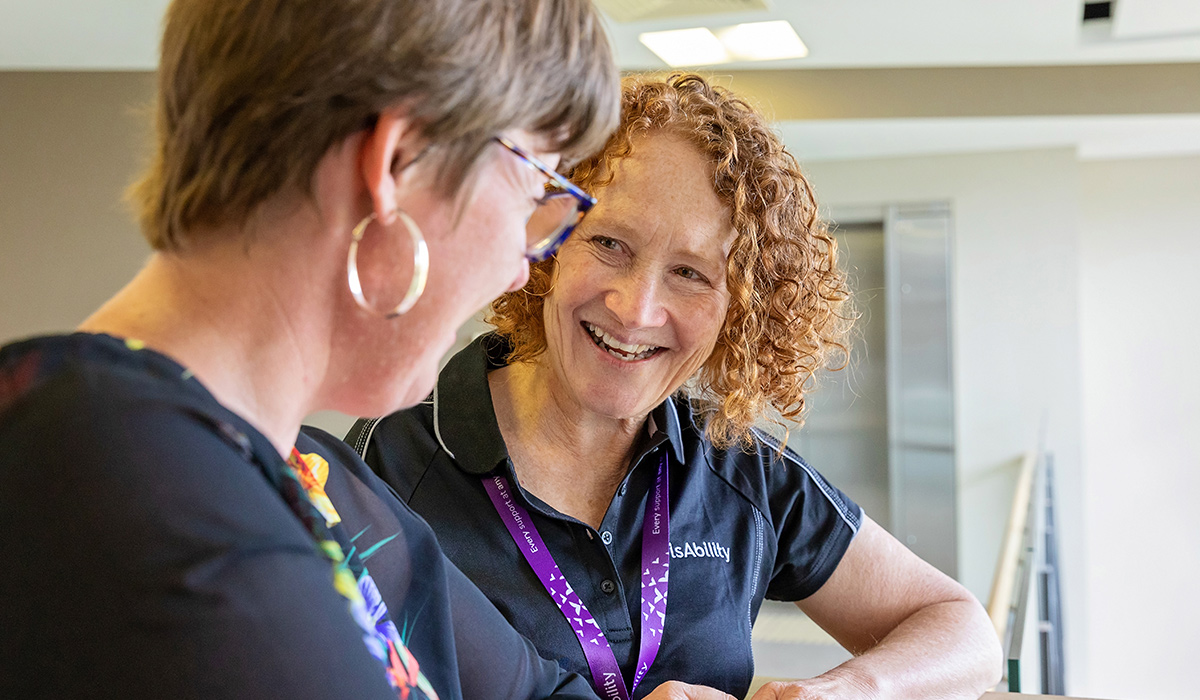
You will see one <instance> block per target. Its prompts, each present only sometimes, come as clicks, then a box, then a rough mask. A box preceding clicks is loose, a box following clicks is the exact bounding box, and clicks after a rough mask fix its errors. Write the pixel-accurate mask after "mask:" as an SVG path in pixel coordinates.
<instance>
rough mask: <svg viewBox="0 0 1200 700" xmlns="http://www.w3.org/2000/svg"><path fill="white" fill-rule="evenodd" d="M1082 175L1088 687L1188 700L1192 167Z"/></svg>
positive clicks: (1199, 388) (1192, 642)
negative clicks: (1089, 661)
mask: <svg viewBox="0 0 1200 700" xmlns="http://www.w3.org/2000/svg"><path fill="white" fill-rule="evenodd" d="M1081 172H1082V178H1081V182H1082V203H1083V207H1082V210H1083V228H1082V235H1081V237H1080V289H1081V304H1080V307H1081V319H1082V323H1081V326H1082V335H1081V338H1082V345H1083V353H1082V360H1083V392H1082V395H1083V437H1084V443H1083V444H1084V453H1083V455H1084V460H1085V462H1086V464H1087V478H1086V480H1085V491H1084V501H1085V511H1084V523H1085V525H1086V527H1087V532H1088V539H1087V556H1086V561H1087V569H1086V572H1087V578H1088V582H1089V588H1090V596H1089V599H1088V601H1087V609H1086V613H1085V614H1086V616H1087V618H1088V620H1089V623H1090V632H1091V634H1090V635H1089V640H1088V643H1089V645H1090V652H1089V653H1090V657H1091V662H1092V663H1091V670H1090V677H1089V683H1088V688H1090V689H1094V690H1091V691H1090V692H1094V693H1096V694H1097V697H1116V698H1156V699H1161V700H1171V699H1173V698H1179V699H1183V698H1195V697H1196V696H1197V690H1196V681H1195V679H1194V677H1193V676H1194V674H1195V666H1194V664H1195V663H1196V654H1197V653H1198V652H1200V602H1198V601H1197V594H1196V582H1197V581H1200V507H1197V504H1196V499H1197V497H1200V361H1198V360H1197V351H1198V350H1200V308H1198V307H1200V275H1198V274H1197V268H1198V267H1200V265H1198V263H1200V158H1194V157H1193V158H1177V159H1159V160H1136V161H1134V160H1131V161H1111V162H1103V163H1086V164H1084V165H1083V166H1082V169H1081ZM1101 694H1102V695H1101Z"/></svg>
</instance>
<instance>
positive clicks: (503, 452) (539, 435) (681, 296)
mask: <svg viewBox="0 0 1200 700" xmlns="http://www.w3.org/2000/svg"><path fill="white" fill-rule="evenodd" d="M570 177H571V179H572V180H573V181H574V182H575V183H576V184H578V185H581V186H584V187H586V188H588V189H589V191H592V192H595V193H596V195H597V198H598V203H597V205H596V207H595V208H594V209H593V210H592V211H591V212H590V213H589V215H588V217H587V219H586V220H584V221H582V222H581V223H580V225H579V229H578V231H577V232H576V234H575V236H574V237H573V238H572V239H571V240H570V241H568V242H567V243H566V244H564V245H563V247H562V248H561V249H560V251H559V253H558V254H557V256H556V257H555V258H553V259H551V260H547V261H545V262H543V263H540V264H538V265H536V266H534V268H533V270H532V271H531V279H530V281H529V283H528V284H527V285H526V286H525V288H524V289H523V290H521V291H518V292H512V293H509V294H506V295H505V296H503V297H501V298H500V299H499V300H498V301H496V302H495V303H494V304H493V306H492V315H491V319H490V320H491V322H492V323H493V325H495V327H496V332H495V333H492V334H489V335H486V336H483V337H482V338H480V339H478V340H477V341H476V342H475V343H474V344H472V345H471V346H470V347H468V348H467V349H465V350H463V351H462V352H461V353H459V355H457V356H456V357H455V358H454V359H453V360H451V362H450V364H449V365H448V366H447V367H446V368H445V370H444V371H443V372H442V375H441V376H440V378H439V380H438V384H437V387H436V389H435V390H434V394H433V401H432V402H427V403H426V404H424V405H422V406H418V407H416V408H414V409H410V410H407V411H403V412H400V413H397V414H393V415H391V416H388V417H386V418H383V419H381V420H370V421H363V422H360V424H359V425H357V426H356V428H355V430H354V431H352V433H351V435H350V436H349V437H348V439H349V440H350V441H351V442H353V443H354V444H355V446H356V447H357V448H358V450H359V452H360V453H361V454H363V455H364V457H365V459H366V460H367V462H368V463H369V464H370V465H371V466H372V468H374V469H375V470H376V472H378V473H379V474H380V475H381V476H383V477H384V479H385V480H386V481H388V482H389V483H390V484H391V485H392V487H393V488H394V489H395V490H396V491H397V493H398V494H399V495H400V497H401V498H402V499H403V500H405V501H407V502H408V503H409V504H410V505H411V506H412V507H413V508H414V509H415V510H416V511H417V512H419V513H421V514H422V515H423V516H424V517H425V518H426V519H427V520H428V521H429V523H430V524H431V525H432V526H433V528H434V530H435V531H436V532H437V534H438V538H439V541H440V543H441V545H442V547H443V548H444V549H445V551H446V553H447V555H448V556H449V557H450V558H451V560H453V561H454V562H455V563H456V564H457V565H458V566H459V567H460V568H461V569H462V570H463V571H464V572H465V573H466V574H467V576H468V577H470V578H471V579H473V580H474V581H475V583H476V584H477V585H478V586H479V587H480V588H481V589H482V590H483V591H484V593H485V594H487V595H488V597H489V598H491V600H492V601H493V602H494V603H495V604H496V605H497V607H498V608H499V609H500V610H501V612H503V613H504V614H505V615H506V617H508V618H509V620H510V621H511V622H512V623H513V625H514V626H515V627H517V628H518V629H519V630H521V631H522V632H523V633H524V634H525V635H526V636H528V637H529V638H530V639H531V640H532V641H533V642H534V643H535V644H536V646H537V647H538V649H539V651H540V652H541V653H542V654H543V655H544V656H547V657H549V658H557V659H558V660H559V663H560V664H562V665H563V666H564V667H565V668H569V669H572V670H575V671H578V672H579V673H582V674H589V675H590V676H591V678H592V680H593V684H594V686H595V688H596V690H597V692H598V693H599V694H600V695H601V697H605V698H614V699H622V700H624V699H626V698H630V697H641V696H643V695H644V694H645V693H646V691H647V690H649V689H652V688H654V687H656V686H657V685H658V684H659V683H661V682H663V681H666V680H669V679H677V680H681V681H686V682H688V683H694V684H702V685H707V686H712V687H715V688H718V689H721V690H723V691H725V692H728V693H730V694H732V695H734V696H737V697H742V696H744V694H745V692H746V690H747V688H748V687H749V685H750V682H751V678H752V676H753V658H752V653H751V644H750V631H751V626H752V625H753V621H754V618H755V616H756V615H757V613H758V610H759V607H760V605H761V604H762V601H763V599H764V598H772V599H777V600H787V601H795V602H796V604H797V605H799V606H800V608H801V609H803V610H804V611H805V612H806V613H807V614H808V615H809V616H810V617H811V618H812V619H813V620H815V621H816V622H817V623H818V624H820V625H821V626H822V627H824V628H825V629H826V630H828V631H829V632H830V633H831V634H832V635H833V636H834V637H835V638H836V639H837V640H838V641H839V642H840V643H842V644H843V645H844V646H845V647H846V648H847V649H849V650H850V651H851V652H853V653H854V654H855V655H856V658H855V659H853V660H851V661H848V662H847V663H845V664H843V665H841V666H839V667H838V668H835V669H833V670H831V671H830V672H828V673H826V674H824V675H822V676H820V677H818V678H815V679H807V680H802V681H797V682H795V683H790V684H771V685H769V686H767V687H765V688H764V689H763V690H762V691H760V693H759V695H758V696H756V698H757V699H758V700H766V699H767V698H774V697H779V698H784V697H787V698H816V697H834V696H836V697H933V696H936V697H952V696H953V697H978V695H979V694H980V693H981V692H983V690H985V689H986V688H987V687H988V686H990V685H991V684H993V683H994V682H996V680H997V678H998V675H999V671H1000V659H999V645H998V643H997V640H996V638H995V635H994V634H993V633H992V631H991V628H990V625H989V624H988V621H987V617H986V615H985V614H984V611H983V609H982V607H981V606H980V605H979V603H978V601H976V600H975V599H974V598H973V597H972V596H971V595H970V593H968V592H967V591H966V590H965V589H964V588H963V587H962V586H960V585H959V584H958V583H956V582H955V581H953V580H952V579H950V578H949V577H947V576H945V575H943V574H941V573H940V572H938V571H937V570H936V569H934V568H933V567H932V566H930V565H928V564H926V563H925V562H923V561H921V560H920V559H918V558H917V557H916V556H914V555H913V554H912V553H911V552H909V551H908V550H907V549H905V548H904V547H903V546H902V545H900V544H899V543H898V542H897V541H896V540H895V539H894V538H892V537H891V536H890V535H888V534H887V533H886V532H885V531H884V530H883V529H882V528H881V527H879V526H878V525H876V524H875V523H874V522H872V521H871V520H870V519H869V518H867V517H866V516H865V515H864V514H863V513H862V510H861V509H860V508H859V507H858V506H857V505H856V504H854V503H853V502H852V501H850V499H849V498H847V497H846V496H845V495H844V494H842V493H841V492H840V491H838V490H837V489H836V488H834V487H833V486H831V485H830V484H829V483H828V482H826V481H825V480H824V479H823V478H822V477H821V476H820V475H819V474H818V473H817V472H816V471H814V470H813V469H812V468H811V467H809V466H808V465H807V464H806V463H805V462H804V461H803V460H802V459H800V458H799V457H798V456H796V455H795V454H793V453H792V452H791V451H789V450H788V449H786V447H783V446H781V445H780V444H778V443H777V442H776V441H774V440H773V439H772V438H770V437H769V436H768V435H767V434H765V433H763V432H761V431H760V430H758V429H757V428H755V427H754V425H755V423H756V422H758V421H760V420H761V419H763V418H769V417H772V416H773V417H774V418H775V419H776V420H780V419H781V417H783V418H789V419H799V418H800V417H801V416H802V413H803V410H804V406H805V394H806V392H807V391H808V390H809V389H810V388H811V386H812V384H813V380H814V374H815V373H816V372H817V371H818V370H820V369H821V368H822V367H826V366H830V365H834V366H837V365H839V364H840V363H841V362H842V361H843V359H844V358H845V355H846V351H847V346H846V334H847V332H848V330H849V327H850V325H851V322H852V320H853V317H854V314H853V312H852V310H851V308H850V301H849V292H848V289H847V286H846V282H845V276H844V274H843V272H842V271H841V270H840V269H839V268H838V265H837V246H836V245H835V243H834V240H833V239H832V238H831V237H830V235H829V233H828V231H827V229H826V226H825V224H824V223H823V222H822V221H821V220H820V218H819V217H818V215H817V206H816V202H815V199H814V197H813V194H812V191H811V188H810V187H809V185H808V183H807V181H806V180H805V178H804V175H803V174H802V173H801V172H800V169H799V167H798V166H797V164H796V162H795V160H794V159H793V158H792V156H791V155H790V154H789V153H788V152H787V151H786V150H785V149H784V148H783V145H782V144H781V143H780V141H779V138H778V136H777V135H776V134H775V133H773V132H772V131H771V129H770V128H769V127H768V125H767V123H766V121H765V120H764V119H763V118H762V117H761V116H760V115H759V114H757V113H756V112H755V111H754V110H753V109H752V108H750V107H749V106H748V105H746V104H745V103H744V102H742V101H741V100H739V99H737V98H736V97H734V96H733V95H731V94H730V93H729V92H727V91H725V90H722V89H719V88H716V87H713V86H711V85H709V84H708V83H707V82H706V81H705V80H703V79H702V78H700V77H699V76H695V75H673V76H671V77H669V78H667V79H665V80H662V79H654V78H630V79H627V80H626V82H625V84H624V90H623V102H622V121H621V125H620V127H619V128H618V131H617V132H616V134H615V135H613V136H612V137H611V138H610V139H609V141H608V143H607V144H606V146H605V148H604V150H603V151H602V152H600V153H599V154H597V155H594V156H592V157H591V158H588V159H585V160H584V161H583V162H581V163H580V164H578V165H577V166H576V167H575V168H574V169H573V170H572V171H571V173H570ZM668 573H669V575H668Z"/></svg>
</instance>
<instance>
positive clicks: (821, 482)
mask: <svg viewBox="0 0 1200 700" xmlns="http://www.w3.org/2000/svg"><path fill="white" fill-rule="evenodd" d="M751 430H752V431H753V432H754V435H755V436H756V437H757V438H758V439H759V440H762V441H763V442H765V443H767V444H768V445H770V446H772V447H774V448H775V451H776V452H778V453H780V454H782V455H783V456H784V457H785V458H786V459H787V460H789V461H790V462H792V463H794V464H795V465H796V466H798V467H800V468H801V469H803V470H804V473H805V474H808V476H809V478H810V479H812V480H813V483H815V484H816V485H817V488H819V489H821V493H823V494H825V498H826V499H827V500H828V501H829V502H830V504H832V505H833V507H834V508H835V509H836V510H837V512H838V515H840V516H841V518H842V520H843V521H845V523H846V525H847V526H849V528H850V531H851V532H853V533H855V534H857V533H858V526H857V525H855V524H854V518H853V517H851V515H850V512H849V511H848V509H847V508H846V504H845V503H844V502H843V501H842V499H840V498H838V497H837V496H836V495H835V494H834V493H833V491H832V488H833V487H831V486H830V485H829V482H827V481H825V477H823V476H821V475H820V474H818V473H817V472H816V470H814V469H813V468H812V467H810V466H808V465H807V464H805V463H804V460H801V459H797V458H796V455H795V454H794V453H793V452H792V451H791V450H790V449H788V448H787V447H786V446H784V448H783V449H779V441H778V440H776V439H775V437H774V436H772V435H768V434H767V433H764V432H763V431H762V430H760V429H758V428H751Z"/></svg>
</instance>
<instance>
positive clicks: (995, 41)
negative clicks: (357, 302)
mask: <svg viewBox="0 0 1200 700" xmlns="http://www.w3.org/2000/svg"><path fill="white" fill-rule="evenodd" d="M771 6H772V8H773V9H772V10H770V11H765V12H762V11H760V12H748V13H738V14H725V15H705V16H692V17H680V18H677V19H672V20H654V21H646V22H634V23H628V24H618V23H615V22H610V24H609V29H610V32H611V34H612V38H613V43H614V45H615V46H616V48H617V55H618V56H619V58H620V61H621V64H622V67H624V68H633V69H638V68H662V67H664V64H663V63H662V61H660V60H659V59H658V57H656V56H655V55H654V54H652V53H651V52H650V51H649V50H648V49H646V48H645V47H644V46H642V45H641V44H640V43H639V42H638V40H637V36H638V34H640V33H642V32H648V31H659V30H664V29H681V28H684V27H693V26H708V27H714V28H715V27H721V26H727V25H731V24H737V23H740V22H759V21H765V20H773V19H786V20H788V21H789V22H791V23H792V26H793V27H795V29H796V31H797V32H798V33H799V34H800V38H802V39H803V40H804V43H805V44H807V45H808V49H809V55H808V57H807V58H803V59H794V60H788V61H777V62H774V63H772V64H771V65H772V66H774V67H780V68H850V67H854V68H869V67H897V66H905V67H913V66H989V65H1064V64H1095V63H1151V62H1153V63H1159V62H1176V61H1187V62H1191V61H1200V13H1198V12H1197V8H1198V7H1200V0H1117V5H1116V6H1115V8H1116V15H1117V19H1118V20H1122V21H1123V22H1126V23H1128V24H1127V26H1130V27H1131V29H1130V30H1126V31H1125V33H1126V34H1129V35H1131V37H1133V38H1124V39H1113V38H1112V34H1113V33H1114V32H1113V23H1108V22H1098V23H1096V24H1092V23H1089V28H1090V31H1088V32H1086V33H1085V32H1084V31H1083V26H1082V25H1083V22H1082V17H1083V2H1082V0H775V1H774V2H773V3H771ZM1116 33H1118V34H1120V33H1121V31H1120V29H1118V30H1117V32H1116ZM750 65H753V67H756V68H761V67H764V64H740V65H739V64H726V65H725V66H724V67H727V68H737V67H750Z"/></svg>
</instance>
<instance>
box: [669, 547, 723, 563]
mask: <svg viewBox="0 0 1200 700" xmlns="http://www.w3.org/2000/svg"><path fill="white" fill-rule="evenodd" d="M688 557H705V558H710V559H724V560H725V563H726V564H728V563H729V547H722V546H721V545H720V544H718V543H717V542H685V543H683V544H682V545H678V544H677V545H672V546H671V558H672V559H687V558H688Z"/></svg>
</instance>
